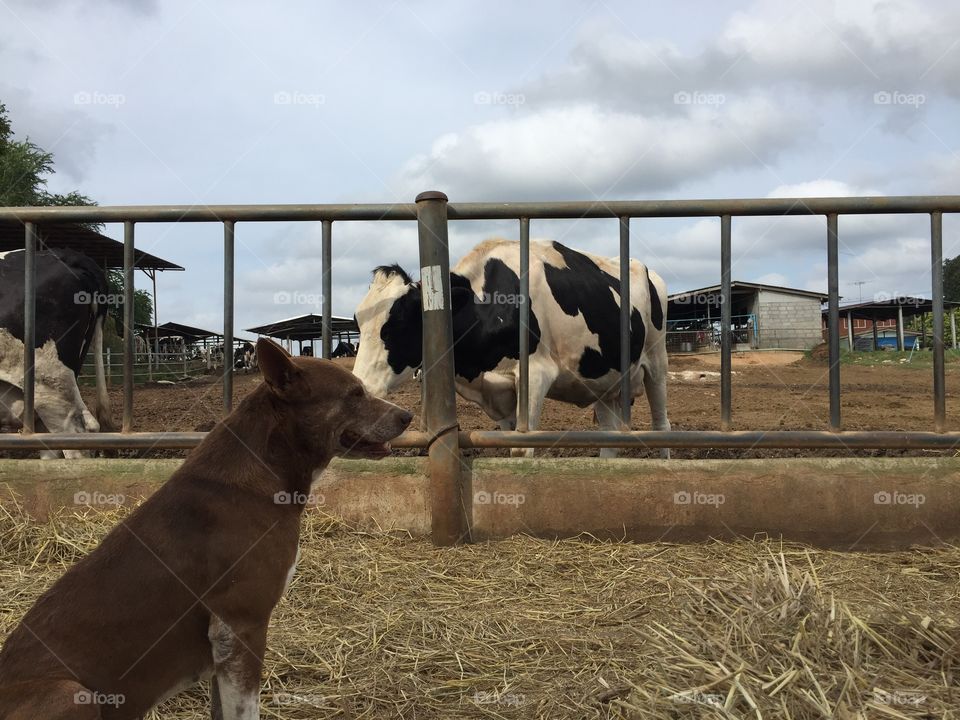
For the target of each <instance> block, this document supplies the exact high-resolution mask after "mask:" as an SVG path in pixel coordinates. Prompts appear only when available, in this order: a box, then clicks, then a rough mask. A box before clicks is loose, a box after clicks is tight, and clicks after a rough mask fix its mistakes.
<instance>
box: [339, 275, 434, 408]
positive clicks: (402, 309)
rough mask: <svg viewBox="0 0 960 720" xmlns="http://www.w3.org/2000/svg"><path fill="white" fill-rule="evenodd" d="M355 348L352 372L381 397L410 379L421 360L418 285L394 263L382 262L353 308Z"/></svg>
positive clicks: (421, 337)
mask: <svg viewBox="0 0 960 720" xmlns="http://www.w3.org/2000/svg"><path fill="white" fill-rule="evenodd" d="M357 324H358V325H359V326H360V348H359V350H358V351H357V359H356V361H355V363H354V366H353V372H354V374H355V375H356V376H357V377H359V378H360V380H362V381H363V384H364V385H365V386H366V388H367V390H368V391H369V392H370V393H372V394H373V395H381V396H382V395H385V394H386V393H388V392H390V391H391V390H393V389H394V388H396V387H397V386H398V385H400V384H401V383H403V382H405V381H406V380H409V379H410V378H412V377H413V371H414V369H415V368H417V367H419V366H420V363H421V362H422V361H423V322H422V319H421V305H420V283H418V282H413V280H411V279H410V276H409V275H407V273H406V272H405V271H404V270H403V268H401V267H400V266H399V265H382V266H380V267H378V268H377V269H376V270H374V271H373V282H371V283H370V289H369V290H368V291H367V294H366V296H365V297H364V298H363V300H362V301H361V302H360V305H359V306H358V307H357Z"/></svg>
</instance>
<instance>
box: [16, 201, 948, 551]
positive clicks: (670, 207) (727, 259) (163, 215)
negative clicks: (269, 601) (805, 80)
mask: <svg viewBox="0 0 960 720" xmlns="http://www.w3.org/2000/svg"><path fill="white" fill-rule="evenodd" d="M945 212H947V213H953V212H960V196H913V197H846V198H767V199H754V200H652V201H616V202H535V203H456V204H449V203H448V201H447V198H446V196H445V195H443V193H439V192H426V193H421V194H420V195H419V196H418V197H417V199H416V201H415V202H414V203H412V204H399V205H375V204H369V205H219V206H217V205H214V206H129V207H43V208H41V207H29V208H2V209H0V218H3V219H6V220H18V221H21V222H23V223H24V228H25V250H26V264H25V293H24V316H25V327H24V368H25V371H24V419H23V433H22V434H21V435H11V434H8V435H0V449H43V448H62V449H86V448H93V449H99V448H146V447H154V448H188V447H193V446H195V445H196V444H197V443H199V442H200V440H201V439H202V437H203V433H179V432H173V433H155V432H151V433H147V432H135V431H134V429H133V394H134V393H133V385H134V376H135V367H134V362H133V359H134V348H133V332H130V331H129V330H130V328H132V326H133V307H134V303H133V269H134V253H133V251H134V242H135V239H134V238H135V228H136V224H137V223H144V222H219V223H221V224H222V226H223V237H224V241H223V250H224V274H223V284H224V330H223V336H224V346H225V352H224V366H225V367H226V368H232V367H233V365H234V357H233V340H234V335H233V330H234V328H233V316H234V239H235V233H236V225H237V223H245V222H265V221H288V222H290V221H312V222H321V223H322V238H321V243H322V247H321V252H322V257H323V274H322V293H323V318H324V325H323V350H324V352H323V354H324V356H329V354H330V349H331V348H330V344H331V334H330V318H331V315H332V313H331V299H332V269H331V259H332V237H333V223H334V222H350V221H379V220H406V221H417V226H418V235H419V244H420V265H421V268H433V269H434V271H433V273H432V276H433V277H435V278H437V279H439V281H440V284H439V287H435V288H433V290H434V292H436V293H437V294H438V295H437V297H438V298H442V302H438V303H436V304H435V305H434V307H432V308H431V309H425V310H424V311H423V330H424V344H423V367H424V368H425V372H424V375H423V382H424V389H425V398H426V402H425V404H424V416H425V420H426V428H427V429H426V432H408V433H405V435H404V436H402V437H401V438H400V439H398V441H397V442H395V443H394V445H395V446H397V447H421V448H422V447H428V448H429V457H430V468H431V469H430V473H431V488H432V495H433V498H432V507H433V537H434V540H435V541H436V542H438V543H452V542H457V541H459V540H461V539H463V538H464V537H465V536H466V530H467V519H466V512H465V509H464V508H465V507H466V506H467V501H465V499H464V498H462V497H461V484H460V477H461V470H462V464H461V453H460V451H461V448H481V447H498V448H504V447H554V446H556V447H647V448H663V447H670V448H681V447H683V448H702V447H714V448H771V447H778V448H953V447H957V446H958V445H960V433H945V432H944V429H945V418H946V405H945V383H944V343H943V332H942V328H943V263H942V259H943V257H942V244H943V213H945ZM901 213H911V214H917V213H920V214H926V215H929V217H930V268H931V275H932V287H931V291H932V297H933V327H934V330H933V335H932V338H931V341H932V346H931V347H932V352H933V383H932V384H933V410H934V431H933V432H922V431H916V432H853V433H850V432H847V433H841V432H840V428H841V406H840V333H839V292H838V246H839V230H838V219H839V216H840V215H865V214H866V215H873V214H901ZM784 215H819V216H822V217H824V218H825V226H826V227H825V229H826V233H825V250H826V255H827V281H828V296H829V301H828V307H829V311H828V346H829V398H830V429H829V430H828V431H799V432H794V431H773V432H762V431H747V432H731V431H730V430H729V429H730V425H731V407H732V406H731V372H730V360H731V349H732V343H733V338H732V333H731V324H732V317H731V303H730V298H731V287H730V285H731V279H730V278H731V275H730V267H731V232H732V219H733V218H734V217H740V216H784ZM679 217H717V218H719V221H720V223H719V255H720V268H721V270H720V273H721V290H720V293H721V298H720V328H721V332H720V356H721V362H720V371H721V383H720V403H719V405H720V407H719V410H720V420H721V428H722V430H721V431H719V432H714V431H666V432H663V431H660V432H657V431H638V432H631V431H583V432H536V431H529V430H528V428H529V346H528V339H529V338H528V327H529V312H530V303H529V302H526V301H524V302H521V303H520V336H519V342H520V359H519V367H518V378H519V387H518V394H519V403H518V411H519V412H518V423H517V430H516V431H490V432H461V431H458V429H457V424H456V423H457V418H456V403H455V402H454V401H453V397H454V394H455V387H454V366H453V355H452V353H450V352H448V350H449V348H450V347H451V346H452V343H453V335H452V332H453V331H452V321H451V314H450V283H449V268H450V257H449V249H448V242H447V231H448V223H449V222H450V221H459V220H515V221H517V222H518V226H519V227H518V229H519V235H520V292H521V294H522V295H523V297H524V298H527V297H528V296H529V278H528V276H527V270H528V268H529V258H530V245H529V242H530V224H531V221H535V220H541V219H576V218H591V219H601V218H602V219H608V220H615V221H617V224H618V228H619V249H620V285H621V294H622V296H629V294H630V276H629V256H630V231H631V220H632V219H636V218H679ZM56 222H96V223H118V222H119V223H123V226H124V281H125V285H124V325H125V332H124V345H125V348H124V358H123V396H124V402H123V426H122V432H120V433H102V434H97V435H67V434H58V435H53V434H43V435H42V436H37V435H35V434H34V417H33V416H34V413H33V408H34V391H33V381H34V366H33V361H34V346H35V329H36V323H35V314H36V297H35V290H36V284H35V269H34V268H35V257H36V242H37V232H36V231H37V225H38V224H40V223H56ZM629 322H630V308H629V304H624V305H623V306H622V308H621V312H620V335H621V353H620V366H621V371H622V372H621V379H620V394H621V400H622V404H621V415H622V417H623V419H624V420H625V421H629V417H630V399H631V397H632V389H631V387H630V374H629V372H625V371H626V370H628V369H629V365H630V362H629V347H630V343H629V335H630V324H629ZM232 381H233V375H232V372H225V373H224V374H223V397H224V413H228V412H229V411H230V409H231V397H232Z"/></svg>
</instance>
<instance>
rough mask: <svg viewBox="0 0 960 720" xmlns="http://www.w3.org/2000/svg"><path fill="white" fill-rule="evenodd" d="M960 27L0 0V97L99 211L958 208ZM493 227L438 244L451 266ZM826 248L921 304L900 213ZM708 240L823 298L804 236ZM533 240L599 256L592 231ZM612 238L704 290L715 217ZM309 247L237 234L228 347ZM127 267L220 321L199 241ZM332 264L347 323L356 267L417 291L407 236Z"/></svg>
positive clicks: (874, 20)
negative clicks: (682, 201)
mask: <svg viewBox="0 0 960 720" xmlns="http://www.w3.org/2000/svg"><path fill="white" fill-rule="evenodd" d="M958 20H960V7H957V6H955V5H953V4H950V3H937V2H914V1H911V0H883V1H881V0H843V1H840V0H837V1H836V2H828V1H824V2H815V1H811V2H797V3H793V2H791V3H784V2H743V3H736V2H730V3H707V2H678V3H673V4H648V3H634V2H614V1H613V0H609V1H608V0H604V1H602V2H529V3H524V4H518V3H498V2H486V3H470V2H452V3H445V4H439V3H430V2H420V1H419V0H396V1H394V2H369V3H349V4H348V3H329V2H328V3H316V2H286V3H283V4H282V5H281V4H277V5H265V4H263V3H259V2H256V3H255V2H242V1H241V2H229V3H228V2H215V1H213V0H203V1H199V2H181V1H178V0H170V1H169V2H164V3H160V2H152V1H150V0H129V1H127V2H122V1H121V0H112V1H107V2H98V3H94V2H89V1H84V0H47V1H46V2H36V1H34V0H0V67H2V68H3V72H2V73H0V100H2V101H3V102H5V103H6V105H7V107H8V109H9V111H10V115H11V118H12V120H13V122H14V128H15V131H16V132H17V133H18V135H19V136H21V137H26V136H29V137H30V138H31V139H32V140H34V141H35V142H37V143H39V144H40V145H42V146H43V147H45V148H47V149H49V150H51V151H53V152H54V154H55V156H56V161H57V167H58V174H57V175H56V177H55V178H53V180H52V181H51V187H52V188H53V189H56V190H67V189H74V188H76V189H79V190H80V191H82V192H84V193H86V194H87V195H90V196H91V197H93V198H96V199H97V201H98V202H99V203H100V204H104V205H114V204H148V203H198V204H204V203H256V202H397V201H402V202H409V201H410V200H412V199H413V197H414V196H415V195H416V194H417V193H418V192H420V191H421V190H426V189H438V190H443V191H444V192H446V193H447V194H448V195H449V197H450V198H451V200H453V201H457V200H460V201H467V200H487V201H500V200H529V199H541V200H550V199H556V200H563V199H585V200H595V199H639V198H663V197H669V198H708V197H709V198H716V197H720V198H724V197H765V196H771V195H781V196H783V195H851V194H854V195H856V194H867V193H871V194H874V193H875V194H929V193H956V192H958V180H960V155H958V153H957V148H958V146H960V139H958V128H960V123H958V122H957V121H958V112H957V109H958V106H957V100H958V93H960V85H958V84H957V82H956V79H957V78H958V77H960V47H958V45H960V37H958V36H957V33H956V29H957V28H958V27H960V25H958ZM958 229H960V223H958V222H957V221H956V219H955V218H954V217H947V218H946V219H945V221H944V252H945V254H946V255H947V256H953V255H957V254H960V237H958V232H957V231H958ZM107 232H108V234H110V235H112V236H113V237H116V238H120V237H121V230H120V228H119V227H108V230H107ZM515 232H516V228H515V225H514V224H513V223H468V224H463V223H461V224H456V225H453V226H452V238H453V255H454V260H456V259H457V257H459V255H461V254H463V253H464V252H465V251H466V250H467V249H468V248H469V247H470V246H471V245H472V244H474V243H475V242H477V241H479V240H480V239H482V238H484V237H486V236H489V235H493V234H500V235H511V234H515ZM840 232H841V242H842V246H841V255H840V261H841V268H840V290H841V294H842V295H844V296H845V298H846V299H848V300H851V299H852V300H856V299H857V298H858V297H859V295H860V293H861V292H862V293H863V296H864V298H867V297H870V296H872V295H874V294H881V295H883V294H886V295H891V294H904V293H929V282H930V279H929V249H928V244H927V243H928V237H929V223H928V220H927V219H926V218H925V217H920V216H918V217H900V218H893V217H891V218H841V221H840ZM733 233H734V235H733V237H734V260H735V265H734V271H733V274H734V277H735V278H736V279H741V280H753V281H766V282H772V283H777V284H786V285H793V286H797V287H802V288H807V289H816V290H822V289H825V287H826V276H825V273H826V268H825V249H824V238H825V224H824V221H823V220H822V219H820V218H786V219H779V220H778V219H770V220H765V219H749V220H748V219H744V220H736V219H735V220H734V225H733ZM532 235H533V236H535V237H549V238H555V239H560V240H561V241H562V242H564V243H566V244H569V245H571V246H573V247H577V248H581V249H584V250H589V251H592V252H597V253H600V254H605V255H613V254H616V252H617V227H616V223H615V222H614V221H582V222H559V221H557V222H546V221H544V222H538V223H534V224H533V227H532ZM633 235H634V238H635V242H634V246H633V253H632V254H633V256H634V257H636V258H639V259H641V260H643V261H644V262H646V263H647V264H649V265H650V266H651V267H653V268H654V269H656V270H657V271H658V272H659V273H660V274H661V275H662V276H663V277H664V278H665V279H666V281H667V283H668V286H669V287H670V289H671V291H679V290H683V289H689V288H694V287H700V286H704V285H710V284H713V283H715V282H717V280H718V278H719V243H718V237H719V222H718V221H717V220H714V219H705V220H699V221H697V220H692V221H691V220H670V221H668V220H662V221H661V220H635V221H634V222H633ZM319 240H320V228H319V225H303V224H300V225H296V224H272V225H265V224H240V225H238V228H237V300H236V308H237V327H238V328H244V327H249V326H250V325H253V324H259V323H262V322H267V321H270V320H275V319H279V318H282V317H288V316H291V315H295V314H299V313H302V312H319V307H320V305H319V303H320V272H321V263H320V244H319ZM138 245H139V246H140V247H142V248H144V249H146V250H148V251H150V252H153V253H155V254H158V255H160V256H162V257H166V258H168V259H170V260H173V261H174V262H177V263H179V264H181V265H183V266H185V267H186V268H187V271H186V272H185V273H165V274H161V276H160V278H159V281H158V285H159V293H160V297H159V314H160V321H161V322H166V321H168V320H173V321H177V322H184V323H188V324H194V325H199V326H201V327H209V328H211V329H215V328H218V327H220V326H221V323H222V296H221V291H222V275H221V270H220V253H221V249H222V231H221V228H220V226H219V225H212V224H203V225H200V224H184V225H142V226H138ZM334 256H335V259H334V264H333V274H334V303H333V304H334V312H335V313H336V314H341V315H350V314H352V313H353V309H354V307H355V306H356V304H357V302H358V301H359V299H360V297H361V296H362V295H363V293H364V291H365V289H366V285H367V282H368V280H369V273H370V269H371V268H372V267H373V266H374V265H377V264H380V263H384V262H394V261H400V262H402V263H404V264H405V265H406V266H407V267H408V268H409V269H411V270H415V269H416V264H417V263H416V257H417V250H416V228H415V226H414V225H413V224H412V223H408V224H403V223H391V224H383V223H381V224H347V223H338V224H336V225H335V226H334ZM857 281H865V284H864V285H863V286H862V289H861V288H860V287H858V286H856V285H854V284H853V283H855V282H857ZM140 282H141V283H142V284H143V285H144V286H146V280H145V278H144V279H142V280H141V281H140ZM288 298H290V299H292V300H294V301H296V302H293V303H291V302H288V301H287V299H288Z"/></svg>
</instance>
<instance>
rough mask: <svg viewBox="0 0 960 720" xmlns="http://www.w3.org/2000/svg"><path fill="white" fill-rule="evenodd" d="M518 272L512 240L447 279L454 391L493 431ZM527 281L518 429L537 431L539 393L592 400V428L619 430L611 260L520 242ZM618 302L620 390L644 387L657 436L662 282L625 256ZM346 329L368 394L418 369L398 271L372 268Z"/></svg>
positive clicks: (506, 425)
mask: <svg viewBox="0 0 960 720" xmlns="http://www.w3.org/2000/svg"><path fill="white" fill-rule="evenodd" d="M519 267H520V244H519V243H518V242H516V241H510V240H503V239H492V240H486V241H484V242H482V243H480V244H479V245H477V246H476V247H475V248H474V249H473V250H472V251H471V252H470V253H468V254H467V255H466V256H465V257H464V258H463V259H462V260H461V261H460V262H459V263H457V265H456V266H455V267H454V268H453V270H452V272H451V273H450V286H451V294H452V299H451V302H452V311H453V336H454V348H453V354H454V366H455V369H456V384H457V392H458V393H459V394H460V395H461V396H462V397H464V398H466V399H467V400H470V401H472V402H475V403H477V404H479V405H480V406H481V407H482V408H483V410H484V412H486V413H487V415H489V416H490V417H491V418H492V419H493V420H496V421H497V422H498V423H499V424H500V427H501V428H503V429H513V428H514V427H516V418H517V390H516V387H517V374H518V372H519V370H518V367H517V365H516V364H514V368H513V370H512V372H510V371H509V370H508V371H507V372H504V371H503V368H501V370H500V371H496V368H497V366H498V365H500V364H501V363H502V362H504V361H506V360H508V359H513V360H516V359H517V358H518V357H519V337H518V336H519V318H520V305H519V303H520V300H521V298H520V280H519V276H518V272H519ZM529 277H530V344H529V347H530V392H529V395H530V429H536V428H537V426H538V424H539V420H540V413H541V410H542V408H543V400H544V398H547V397H549V398H552V399H555V400H561V401H564V402H569V403H573V404H575V405H578V406H580V407H587V406H590V405H592V406H593V408H594V411H595V413H596V417H597V421H598V422H599V424H600V426H601V427H602V428H604V429H618V428H620V427H621V420H620V415H619V402H620V398H619V395H620V279H619V278H620V261H619V258H604V257H598V256H595V255H589V254H587V253H583V252H579V251H576V250H572V249H571V248H568V247H566V246H564V245H561V244H560V243H558V242H544V241H532V242H531V243H530V276H529ZM630 299H631V305H632V308H633V310H632V312H631V318H630V328H631V335H630V359H631V362H632V363H633V364H632V371H631V387H632V388H633V389H634V394H637V395H639V394H643V393H644V391H645V392H646V395H647V400H648V402H649V404H650V413H651V416H652V421H653V423H652V424H653V428H654V429H655V430H668V429H669V428H670V421H669V420H668V419H667V349H666V301H667V291H666V285H665V284H664V282H663V280H662V279H661V278H660V276H659V275H657V274H656V273H654V272H652V271H650V270H648V269H647V267H646V266H645V265H643V264H642V263H640V262H638V261H636V260H631V265H630ZM357 322H358V323H359V325H360V341H361V342H360V351H359V352H358V353H357V360H356V364H355V366H354V373H356V375H357V376H358V377H360V379H361V380H362V381H363V382H364V384H365V385H366V386H367V388H368V390H369V391H370V392H371V393H373V394H375V395H382V394H385V393H387V392H389V391H390V390H393V389H394V388H396V387H397V386H398V385H400V384H401V383H402V382H404V381H405V380H407V379H409V378H411V377H413V374H414V371H415V369H416V368H418V367H419V366H420V364H421V362H422V348H421V344H422V323H421V284H420V283H419V282H414V281H413V280H412V279H411V278H410V276H409V275H408V274H407V273H406V272H404V270H403V269H402V268H400V267H399V266H396V265H393V266H381V267H378V268H377V269H376V270H374V274H373V282H372V283H371V285H370V289H369V290H368V292H367V295H366V296H365V297H364V298H363V301H362V302H361V303H360V306H359V307H358V308H357ZM530 452H531V451H529V450H528V451H520V452H518V453H515V454H530ZM600 454H601V457H612V456H615V455H616V451H615V450H610V449H605V450H603V451H601V453H600ZM664 454H665V455H666V453H664Z"/></svg>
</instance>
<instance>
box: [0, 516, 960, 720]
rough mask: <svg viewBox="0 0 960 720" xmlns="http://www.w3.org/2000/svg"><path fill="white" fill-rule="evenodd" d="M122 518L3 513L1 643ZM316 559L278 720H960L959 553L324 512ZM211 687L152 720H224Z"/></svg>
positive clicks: (315, 523)
mask: <svg viewBox="0 0 960 720" xmlns="http://www.w3.org/2000/svg"><path fill="white" fill-rule="evenodd" d="M4 507H6V509H4ZM123 514H124V511H123V510H120V511H112V512H98V513H94V514H91V515H88V516H86V517H84V518H82V519H81V518H79V517H78V516H75V515H72V514H66V513H65V514H62V515H59V516H56V517H54V518H52V519H51V520H50V521H49V522H47V523H43V524H38V523H34V522H31V521H29V520H28V519H27V518H25V517H24V516H23V514H22V513H20V512H19V511H18V510H16V509H13V510H10V506H9V505H8V506H2V505H0V636H3V635H5V634H6V633H7V632H9V631H10V629H11V628H12V627H13V625H14V624H15V623H16V622H17V621H18V620H19V619H20V617H21V616H22V615H23V613H24V612H25V611H26V609H27V608H28V606H29V605H30V604H31V603H32V602H33V601H34V599H35V598H36V597H37V595H38V594H39V593H40V592H41V591H42V590H43V588H45V587H46V586H48V585H49V584H50V583H51V582H52V581H53V580H55V579H56V578H57V577H58V576H59V574H60V573H61V572H62V571H63V569H64V568H65V567H66V566H68V565H69V564H70V563H72V562H74V561H75V560H76V559H78V558H79V557H81V556H82V555H83V554H84V553H85V552H87V551H88V550H89V549H90V548H91V547H93V546H94V544H95V543H96V542H97V541H98V539H99V538H100V537H102V536H103V534H104V533H105V532H106V531H107V529H108V528H109V527H110V526H112V525H113V524H114V523H115V522H116V521H117V520H118V519H119V518H120V517H121V516H122V515H123ZM302 546H303V556H302V558H301V561H300V565H299V568H298V571H297V576H296V577H295V579H294V581H293V584H292V585H291V587H290V590H289V591H288V593H287V596H286V597H285V598H284V599H283V600H282V601H281V603H280V605H279V606H278V607H277V609H276V612H275V615H274V621H273V626H272V629H271V633H270V637H269V650H268V654H267V659H266V667H265V671H264V684H263V690H262V694H261V702H262V715H263V716H264V717H267V718H317V717H343V718H396V717H403V718H455V717H456V718H461V717H467V718H470V717H489V718H521V717H522V718H535V717H536V718H621V717H622V718H655V719H659V718H663V719H666V718H670V719H675V718H754V717H755V718H840V719H841V720H844V719H848V718H864V719H868V718H869V719H871V720H872V718H938V719H939V718H957V717H960V712H958V708H960V687H958V685H960V682H958V660H960V644H958V641H960V629H958V624H957V618H958V617H960V549H958V548H941V549H937V550H928V549H924V550H919V549H918V550H916V551H912V552H902V553H890V554H863V553H831V552H822V551H817V550H813V549H810V548H806V547H802V546H796V545H789V546H788V545H781V544H779V543H775V542H770V541H741V542H735V543H720V542H716V543H707V544H700V545H669V544H628V543H623V544H618V543H601V542H595V541H593V540H592V539H590V538H584V539H582V540H575V541H564V542H548V541H542V540H535V539H531V538H526V537H517V538H513V539H510V540H506V541H502V542H497V543H489V544H482V545H475V546H471V547H460V548H455V549H437V548H434V547H432V546H431V545H430V544H429V543H428V542H425V541H422V540H414V539H410V538H408V537H405V536H402V535H398V534H396V533H365V532H360V531H358V530H356V529H352V528H348V527H345V526H344V525H343V524H342V523H340V522H338V521H337V520H335V519H333V518H330V517H327V516H324V515H321V514H319V513H315V512H311V513H310V514H309V516H308V518H307V519H306V522H305V525H304V532H303V538H302ZM205 693H206V690H205V688H204V689H197V690H194V691H191V692H188V693H185V694H183V695H181V696H180V697H178V698H176V699H174V700H172V701H170V702H168V703H167V704H166V705H164V706H163V708H162V711H160V712H156V713H155V714H154V715H153V716H151V718H160V717H163V718H178V719H186V718H206V717H209V715H208V713H209V711H208V709H207V700H206V695H205Z"/></svg>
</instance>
